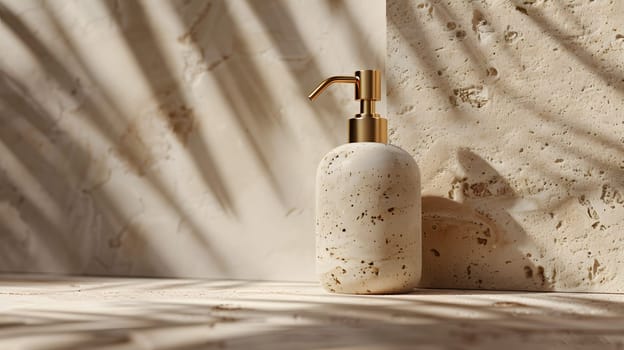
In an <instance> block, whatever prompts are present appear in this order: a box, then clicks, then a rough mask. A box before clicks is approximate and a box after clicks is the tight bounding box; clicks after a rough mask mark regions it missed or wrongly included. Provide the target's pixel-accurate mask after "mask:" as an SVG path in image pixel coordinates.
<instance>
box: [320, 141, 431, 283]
mask: <svg viewBox="0 0 624 350" xmlns="http://www.w3.org/2000/svg"><path fill="white" fill-rule="evenodd" d="M316 186H317V187H316V270H317V274H318V275H319V279H320V281H321V285H323V287H324V288H325V289H326V290H328V291H330V292H337V293H356V294H379V293H398V292H407V291H410V290H411V289H413V288H414V287H416V285H417V283H418V282H419V280H420V275H421V256H420V253H421V220H420V219H421V200H420V174H419V172H418V166H417V165H416V162H415V161H414V158H412V156H410V155H409V153H407V152H405V151H404V150H402V149H400V148H398V147H396V146H392V145H386V144H383V143H376V142H357V143H348V144H345V145H342V146H340V147H337V148H336V149H333V150H332V151H330V152H329V153H328V154H327V155H325V157H323V160H321V163H320V164H319V168H318V172H317V176H316Z"/></svg>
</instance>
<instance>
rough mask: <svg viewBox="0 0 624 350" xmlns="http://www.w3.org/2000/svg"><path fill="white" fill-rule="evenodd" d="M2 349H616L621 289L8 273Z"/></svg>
mask: <svg viewBox="0 0 624 350" xmlns="http://www.w3.org/2000/svg"><path fill="white" fill-rule="evenodd" d="M0 285H1V286H2V293H0V310H1V311H2V316H1V317H0V325H1V326H2V327H0V348H2V349H7V350H21V349H42V350H58V349H98V350H145V349H153V350H171V349H239V350H248V349H271V350H299V349H300V350H308V349H341V350H348V349H350V350H355V349H358V350H359V349H365V350H388V349H391V350H410V349H467V350H473V349H474V350H490V349H491V350H499V349H513V350H516V349H518V350H519V349H536V350H537V349H540V350H541V349H544V350H570V349H574V350H581V349H582V350H585V349H586V350H591V349H601V350H603V349H605V350H612V349H613V350H619V349H621V348H622V344H623V343H624V334H622V323H624V295H621V294H584V293H583V294H570V293H528V292H495V293H493V292H487V291H485V292H484V291H474V290H473V291H462V290H423V289H419V290H414V291H413V292H412V293H409V294H403V295H383V296H376V295H366V296H361V295H334V294H328V293H325V292H324V291H323V290H322V289H321V287H320V286H319V285H318V283H316V282H258V281H245V280H189V279H162V278H161V279H140V278H132V279H128V278H125V279H122V278H114V279H113V278H85V277H82V278H76V277H56V278H53V277H50V276H2V277H0Z"/></svg>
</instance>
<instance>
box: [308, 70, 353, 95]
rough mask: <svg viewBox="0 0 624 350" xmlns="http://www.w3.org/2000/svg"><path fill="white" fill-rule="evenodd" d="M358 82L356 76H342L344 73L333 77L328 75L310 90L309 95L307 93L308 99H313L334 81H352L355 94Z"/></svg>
mask: <svg viewBox="0 0 624 350" xmlns="http://www.w3.org/2000/svg"><path fill="white" fill-rule="evenodd" d="M359 82H360V81H359V80H358V78H357V77H351V76H344V75H338V76H335V77H329V78H327V79H325V80H323V81H322V82H321V83H320V84H319V85H318V86H317V87H316V89H314V91H312V92H311V93H310V95H308V98H309V99H310V101H312V100H314V99H315V98H316V97H317V96H318V95H320V94H321V92H323V91H324V90H325V89H326V88H328V87H329V86H330V85H331V84H334V83H353V84H355V94H356V95H357V93H358V92H357V91H358V87H359Z"/></svg>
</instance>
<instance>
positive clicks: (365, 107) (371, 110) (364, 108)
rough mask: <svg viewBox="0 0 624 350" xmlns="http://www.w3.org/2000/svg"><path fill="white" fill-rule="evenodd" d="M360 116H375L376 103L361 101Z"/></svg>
mask: <svg viewBox="0 0 624 350" xmlns="http://www.w3.org/2000/svg"><path fill="white" fill-rule="evenodd" d="M360 114H375V101H373V100H360Z"/></svg>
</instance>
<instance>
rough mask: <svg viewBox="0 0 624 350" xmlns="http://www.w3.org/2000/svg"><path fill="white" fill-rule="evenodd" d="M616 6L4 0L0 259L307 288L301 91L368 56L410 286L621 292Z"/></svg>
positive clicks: (314, 116)
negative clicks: (409, 260) (409, 248)
mask: <svg viewBox="0 0 624 350" xmlns="http://www.w3.org/2000/svg"><path fill="white" fill-rule="evenodd" d="M386 5H387V26H386V11H385V7H386ZM623 6H624V4H622V3H621V2H618V1H614V2H605V1H580V0H579V1H566V2H563V1H561V2H560V1H557V2H555V1H542V0H531V1H509V2H508V1H489V0H488V1H481V2H472V1H467V0H462V1H452V2H448V1H447V2H442V1H403V0H401V1H398V0H389V1H388V2H387V4H386V2H384V1H372V0H371V1H366V2H363V1H356V0H352V1H311V0H310V1H286V0H284V1H173V2H169V1H143V2H130V1H110V2H100V1H51V2H34V1H17V0H15V1H2V2H0V38H1V39H2V40H0V52H2V55H0V123H1V128H0V225H1V226H0V233H1V234H0V270H2V271H39V272H63V273H88V274H118V275H149V276H196V277H230V278H257V279H286V280H314V279H315V276H314V271H313V261H314V251H313V250H314V237H313V203H314V200H313V189H314V174H315V169H316V166H317V164H318V161H319V160H320V159H321V157H322V156H323V155H324V154H325V153H326V152H327V151H328V150H330V149H331V148H333V147H335V146H336V145H338V144H341V143H342V142H343V141H344V135H345V132H346V130H345V119H346V118H347V117H348V116H349V115H350V114H352V113H354V110H355V109H356V108H357V104H356V103H355V102H352V100H351V99H352V90H351V88H349V87H336V88H332V91H330V92H329V93H328V94H327V95H326V96H323V97H321V98H320V100H319V101H317V102H315V103H314V104H312V103H309V102H308V101H307V100H306V99H305V95H306V94H307V92H308V91H309V90H310V89H311V88H312V87H314V85H315V84H316V83H317V82H318V81H319V80H320V79H322V78H325V77H327V76H329V75H333V74H345V73H351V72H352V71H354V70H356V69H360V68H372V67H379V68H383V66H384V60H385V61H386V64H387V67H388V69H387V73H388V74H387V77H388V90H387V93H388V99H389V104H388V106H389V108H388V112H389V115H390V118H389V123H390V139H391V142H393V143H395V144H398V145H400V146H402V147H403V148H405V149H406V150H407V151H408V152H410V153H411V154H412V155H414V157H415V158H416V160H417V161H418V163H419V165H420V167H421V172H422V175H423V194H424V195H425V198H424V201H423V210H424V233H425V236H424V253H425V255H424V258H425V260H424V279H423V285H424V286H436V287H462V288H513V289H539V290H593V291H610V292H621V291H622V290H623V289H624V287H623V285H624V283H623V282H622V278H621V276H618V271H620V270H622V269H623V268H624V263H623V262H622V258H621V256H622V252H620V247H621V245H622V242H623V240H624V231H623V230H624V227H623V224H622V219H623V218H624V117H622V111H621V109H622V107H621V106H622V105H623V102H624V101H623V95H624V74H623V73H622V71H623V68H624V67H623V65H624V63H623V61H622V57H624V55H623V51H624V27H623V25H624V22H623V21H622V18H624V7H623ZM386 39H387V42H388V49H387V50H386ZM386 53H387V58H386ZM381 110H382V111H383V110H384V106H383V105H382V106H381Z"/></svg>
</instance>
